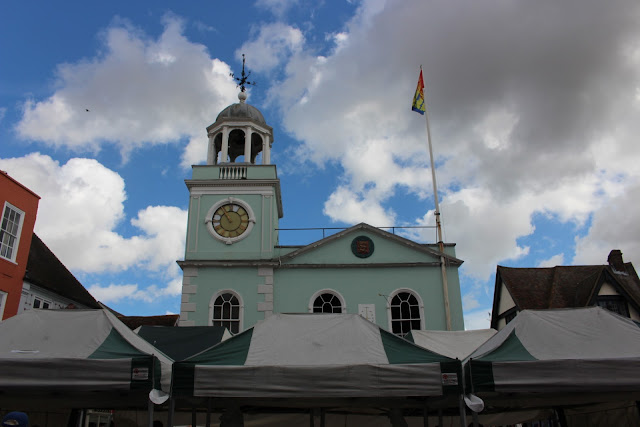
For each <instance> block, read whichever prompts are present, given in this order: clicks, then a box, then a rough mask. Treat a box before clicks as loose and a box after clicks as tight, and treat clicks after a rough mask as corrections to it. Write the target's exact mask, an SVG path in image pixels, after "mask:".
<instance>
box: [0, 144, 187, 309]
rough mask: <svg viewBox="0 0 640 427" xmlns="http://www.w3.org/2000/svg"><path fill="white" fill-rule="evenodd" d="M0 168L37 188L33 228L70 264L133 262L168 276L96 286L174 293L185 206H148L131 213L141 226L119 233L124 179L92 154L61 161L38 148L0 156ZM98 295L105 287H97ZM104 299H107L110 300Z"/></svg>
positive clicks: (107, 266) (122, 267)
mask: <svg viewBox="0 0 640 427" xmlns="http://www.w3.org/2000/svg"><path fill="white" fill-rule="evenodd" d="M0 168H2V169H3V170H6V171H8V173H9V174H10V175H11V176H12V177H14V178H15V179H17V180H18V181H19V182H21V183H22V184H24V185H25V186H27V187H28V188H30V189H31V190H32V191H34V192H35V193H36V194H39V195H42V199H41V200H40V204H39V208H38V216H37V222H36V227H35V232H36V233H37V234H38V235H39V236H40V237H41V238H42V240H43V241H44V242H45V243H46V244H47V246H49V248H51V250H52V251H53V252H54V253H55V254H56V256H57V257H58V258H59V259H60V260H61V261H62V263H63V264H64V265H65V266H66V267H67V268H69V269H70V270H73V271H76V272H84V273H103V272H122V271H126V270H128V269H133V268H135V269H136V270H142V271H146V272H147V273H148V275H151V276H160V277H162V278H163V280H166V281H167V284H166V285H165V286H164V287H152V288H147V289H134V288H133V286H135V285H131V284H127V285H110V286H107V287H106V288H100V286H99V285H96V286H93V287H92V289H96V290H97V291H96V292H103V293H104V292H106V293H107V294H109V295H113V297H112V298H116V299H118V298H121V295H124V294H130V295H138V297H136V298H142V299H144V300H145V301H147V299H145V298H143V297H142V296H141V295H142V294H143V293H144V294H145V295H176V294H177V293H179V291H180V283H179V282H180V280H179V278H180V277H181V272H180V269H179V267H178V266H177V265H176V260H177V259H180V258H181V257H182V256H183V255H184V236H185V234H186V223H187V212H186V211H183V210H182V209H179V208H177V207H173V206H149V207H147V208H146V209H143V210H141V211H139V212H138V214H137V217H136V218H133V219H131V224H132V225H133V226H134V227H135V230H136V231H137V232H138V233H139V234H135V235H132V236H124V235H121V234H119V233H118V232H117V231H116V227H117V226H118V225H119V224H120V223H121V222H122V221H124V220H125V219H126V218H125V216H124V203H125V200H126V197H127V196H126V193H125V187H124V181H123V179H122V178H121V177H120V176H119V175H118V174H117V173H116V172H113V171H111V170H109V169H108V168H106V167H104V166H103V165H101V164H100V163H98V162H97V161H96V160H93V159H81V158H74V159H71V160H69V161H68V162H67V163H66V164H64V165H60V164H59V163H58V162H56V161H54V160H53V159H51V158H50V157H49V156H45V155H41V154H38V153H34V154H30V155H28V156H25V157H21V158H12V159H0ZM100 295H102V294H100ZM107 300H108V299H105V300H104V301H107Z"/></svg>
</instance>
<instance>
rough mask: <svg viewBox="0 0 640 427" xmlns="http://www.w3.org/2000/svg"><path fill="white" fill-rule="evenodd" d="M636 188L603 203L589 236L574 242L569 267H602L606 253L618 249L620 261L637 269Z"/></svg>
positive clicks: (639, 263)
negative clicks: (621, 257) (595, 265)
mask: <svg viewBox="0 0 640 427" xmlns="http://www.w3.org/2000/svg"><path fill="white" fill-rule="evenodd" d="M638 200H640V184H636V185H633V186H630V187H629V188H628V189H627V191H626V192H624V193H622V194H620V195H619V196H617V197H613V198H611V199H610V200H608V201H607V204H606V206H604V207H603V208H602V209H599V210H598V211H596V212H595V213H594V215H593V219H592V223H591V228H590V230H589V234H588V235H587V236H584V237H578V238H576V256H575V258H574V259H573V264H576V265H579V264H606V263H607V257H608V255H609V252H611V250H612V249H620V250H621V251H622V253H623V255H624V260H625V261H627V262H632V263H633V264H634V265H635V266H636V268H638V266H640V239H639V237H640V223H639V222H638V218H639V217H640V206H639V204H638Z"/></svg>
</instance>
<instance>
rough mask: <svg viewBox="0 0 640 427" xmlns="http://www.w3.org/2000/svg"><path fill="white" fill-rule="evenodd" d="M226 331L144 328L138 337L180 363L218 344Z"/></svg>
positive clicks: (220, 327)
mask: <svg viewBox="0 0 640 427" xmlns="http://www.w3.org/2000/svg"><path fill="white" fill-rule="evenodd" d="M225 331H226V328H224V327H222V326H181V327H179V328H170V327H164V326H142V327H141V328H140V330H139V331H138V335H139V336H141V337H142V338H144V339H145V340H147V341H148V342H149V343H151V344H152V345H153V346H154V347H156V348H157V349H159V350H160V351H162V352H163V353H164V354H166V355H167V356H169V357H171V358H172V359H173V360H175V361H176V362H178V361H180V360H184V359H186V358H188V357H191V356H193V355H195V354H198V353H200V352H201V351H203V350H206V349H207V348H209V347H212V346H214V345H216V344H218V343H219V342H220V341H222V337H223V336H224V332H225Z"/></svg>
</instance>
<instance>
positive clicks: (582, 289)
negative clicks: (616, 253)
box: [496, 263, 640, 314]
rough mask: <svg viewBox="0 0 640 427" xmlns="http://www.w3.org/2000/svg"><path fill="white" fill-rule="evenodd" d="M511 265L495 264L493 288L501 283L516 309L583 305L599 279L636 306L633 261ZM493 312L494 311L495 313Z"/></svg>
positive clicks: (639, 293) (638, 283)
mask: <svg viewBox="0 0 640 427" xmlns="http://www.w3.org/2000/svg"><path fill="white" fill-rule="evenodd" d="M623 265H624V271H617V270H616V269H615V268H612V266H611V265H581V266H557V267H549V268H511V267H503V266H498V270H497V275H496V290H497V289H498V288H499V286H500V285H501V284H502V283H503V284H504V285H505V287H506V288H507V290H508V291H509V294H510V295H511V297H512V298H513V301H514V302H515V304H516V306H517V307H518V309H519V310H527V309H545V308H570V307H585V306H588V305H589V304H591V303H592V300H593V297H594V296H595V295H596V292H597V291H598V290H599V286H600V285H601V284H602V283H603V282H610V283H611V282H613V283H612V284H613V285H614V286H615V285H618V287H619V288H620V289H622V291H623V292H624V293H626V294H627V295H628V296H629V298H630V299H631V301H632V302H633V303H635V304H636V306H640V279H639V278H638V274H637V273H636V271H635V269H634V268H633V264H631V263H624V264H623ZM496 314H497V313H496Z"/></svg>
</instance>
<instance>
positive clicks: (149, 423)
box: [147, 399, 153, 427]
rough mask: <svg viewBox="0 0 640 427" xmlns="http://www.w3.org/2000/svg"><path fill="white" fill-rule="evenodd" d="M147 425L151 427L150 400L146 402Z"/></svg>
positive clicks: (151, 405)
mask: <svg viewBox="0 0 640 427" xmlns="http://www.w3.org/2000/svg"><path fill="white" fill-rule="evenodd" d="M147 425H148V426H149V427H153V402H152V401H151V399H149V401H148V402H147Z"/></svg>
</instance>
